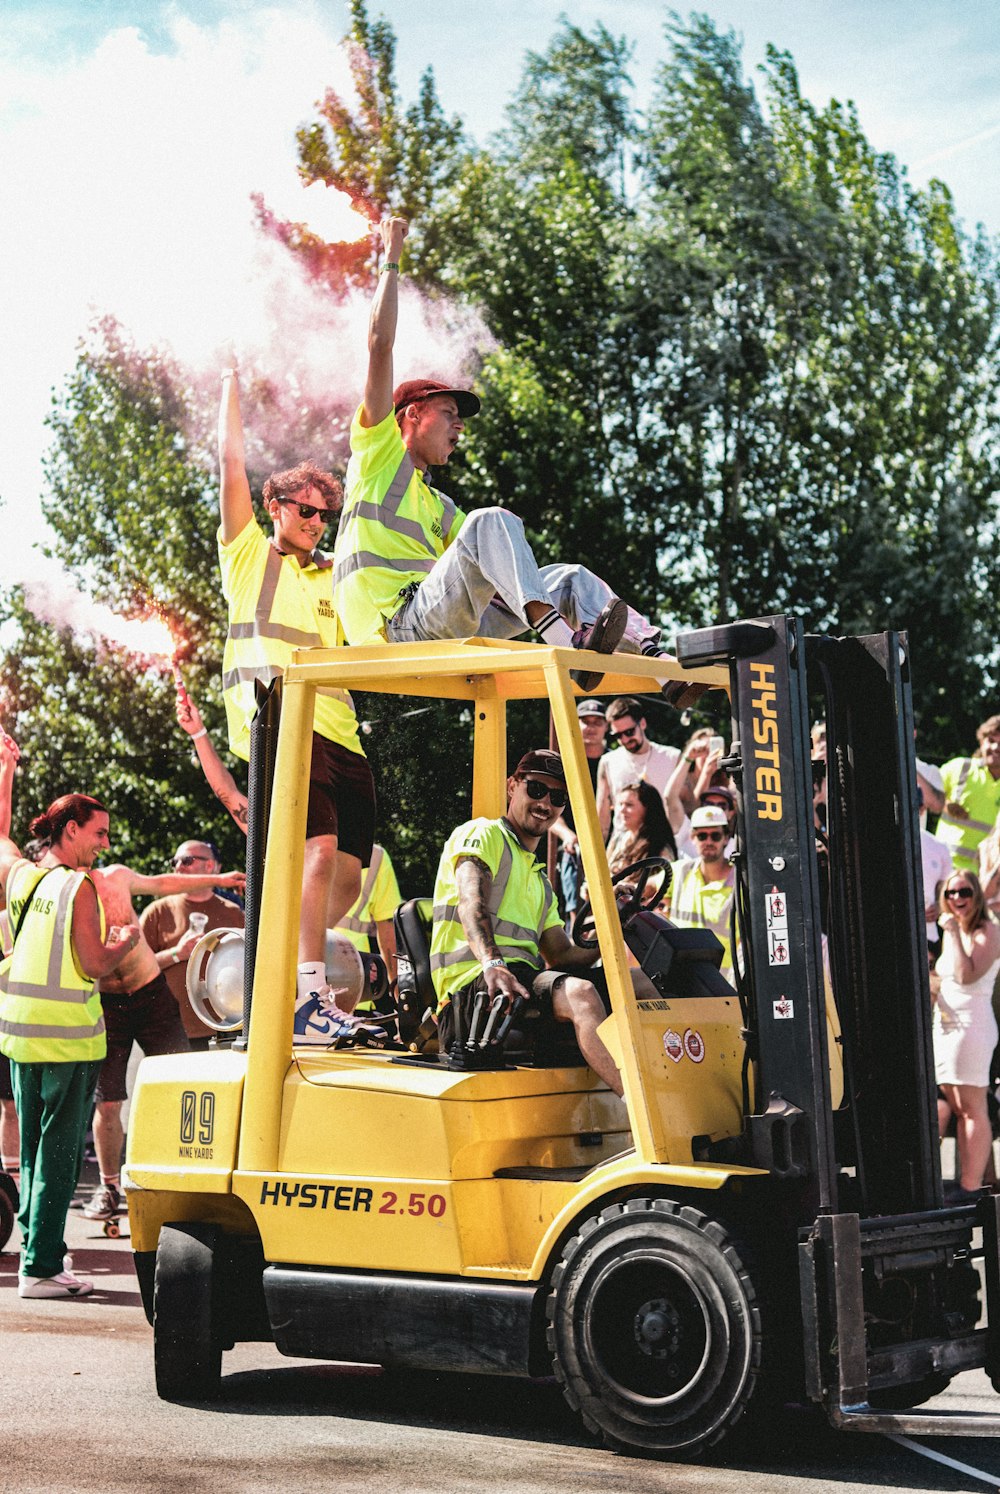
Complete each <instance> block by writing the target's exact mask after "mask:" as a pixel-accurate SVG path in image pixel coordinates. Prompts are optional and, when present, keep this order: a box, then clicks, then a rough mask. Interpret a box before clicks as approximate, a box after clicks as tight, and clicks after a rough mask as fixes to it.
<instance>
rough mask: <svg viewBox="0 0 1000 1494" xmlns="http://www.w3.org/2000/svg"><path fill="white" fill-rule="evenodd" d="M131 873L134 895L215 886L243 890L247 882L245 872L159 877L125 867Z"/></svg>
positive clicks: (204, 889)
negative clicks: (145, 874) (146, 875)
mask: <svg viewBox="0 0 1000 1494" xmlns="http://www.w3.org/2000/svg"><path fill="white" fill-rule="evenodd" d="M124 870H125V871H127V872H128V873H129V891H130V893H131V894H132V896H133V897H172V896H173V894H174V893H177V892H211V890H212V888H213V887H233V888H235V889H236V891H237V892H242V891H243V889H244V887H245V886H246V884H247V879H246V874H245V873H244V872H237V871H231V872H205V873H204V874H202V873H201V872H198V873H193V872H191V873H189V872H164V873H163V875H162V876H159V877H145V876H143V875H142V873H141V872H134V871H132V870H131V868H129V867H125V868H124Z"/></svg>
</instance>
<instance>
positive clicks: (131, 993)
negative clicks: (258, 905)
mask: <svg viewBox="0 0 1000 1494" xmlns="http://www.w3.org/2000/svg"><path fill="white" fill-rule="evenodd" d="M92 875H93V878H94V883H95V885H96V887H97V893H98V896H99V897H100V899H101V902H102V904H103V905H104V913H105V917H106V919H107V922H108V926H109V927H114V926H116V925H117V926H120V927H122V928H128V927H130V926H132V925H137V924H138V918H137V915H136V912H135V909H134V908H133V906H132V899H133V898H134V897H143V896H149V897H167V896H169V895H170V894H171V893H177V892H203V891H206V890H208V891H210V890H211V889H212V888H213V887H235V888H237V889H240V890H241V889H242V888H243V887H244V886H245V884H246V877H245V876H244V874H243V873H242V872H225V873H222V874H220V873H218V872H212V873H210V874H206V875H196V876H192V875H189V874H187V873H183V872H168V873H167V874H166V875H165V876H162V877H144V876H142V875H141V874H140V873H139V872H135V871H133V870H132V868H131V867H130V866H121V865H117V866H108V867H105V868H103V869H102V870H99V871H94V872H93V873H92ZM197 942H198V940H197V936H196V935H194V934H190V935H188V936H187V937H186V938H185V939H184V940H183V941H182V942H181V944H179V945H178V958H179V959H186V958H187V956H188V955H189V954H190V953H191V951H192V950H193V949H194V946H195V944H196V943H197ZM100 991H101V1005H102V1006H103V1008H104V1021H105V1025H106V1027H107V1034H108V1054H107V1057H106V1058H105V1060H104V1062H103V1064H102V1066H101V1072H100V1077H99V1078H98V1081H97V1093H96V1100H97V1108H96V1111H95V1113H94V1148H95V1150H96V1152H97V1164H98V1167H99V1168H100V1172H101V1181H100V1183H99V1185H98V1187H97V1188H96V1189H95V1190H94V1195H93V1197H92V1198H91V1200H90V1202H89V1203H88V1204H87V1206H86V1208H85V1209H84V1211H83V1212H84V1214H85V1215H86V1217H87V1218H88V1219H111V1218H113V1217H114V1216H115V1215H116V1214H117V1213H118V1212H119V1210H120V1209H121V1203H122V1200H121V1157H122V1146H123V1143H124V1140H125V1133H124V1131H123V1130H122V1121H121V1109H122V1105H123V1104H124V1102H125V1099H126V1096H127V1093H128V1091H127V1089H126V1086H125V1071H126V1069H127V1067H128V1059H129V1054H130V1053H131V1051H132V1044H133V1042H137V1043H138V1044H139V1047H140V1048H141V1049H142V1051H143V1053H145V1054H153V1053H184V1052H187V1050H188V1048H189V1047H190V1044H189V1043H188V1040H187V1034H186V1033H185V1031H184V1028H183V1027H182V1026H181V1019H180V1013H179V1011H178V1009H177V1002H176V1001H175V1000H174V998H173V996H172V995H171V994H170V987H169V986H168V985H167V981H166V977H165V976H164V974H163V972H162V970H161V969H160V966H159V962H158V960H157V958H156V955H155V954H154V953H153V951H152V949H151V948H150V946H149V943H148V942H147V940H146V938H145V936H144V935H142V934H140V937H139V942H138V944H137V945H136V947H135V948H134V949H133V950H132V951H131V952H130V953H129V954H127V955H126V956H125V958H124V959H123V960H122V962H121V964H120V965H118V966H117V967H116V969H115V970H114V972H113V973H112V974H111V975H106V976H104V978H103V979H102V980H101V983H100Z"/></svg>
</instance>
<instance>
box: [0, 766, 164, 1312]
mask: <svg viewBox="0 0 1000 1494" xmlns="http://www.w3.org/2000/svg"><path fill="white" fill-rule="evenodd" d="M6 750H7V748H6V747H5V745H4V743H3V742H0V752H5V751H6ZM30 828H31V833H32V835H35V836H38V837H41V838H44V840H45V841H46V842H47V846H48V849H47V850H46V851H45V852H44V854H43V855H42V857H41V858H40V860H39V862H38V864H37V865H36V864H35V863H34V862H31V861H26V860H25V859H24V857H23V856H22V855H21V852H20V851H19V850H18V848H17V846H16V845H15V844H14V842H13V841H12V840H11V839H10V838H9V837H8V836H0V886H2V887H3V888H4V890H5V893H6V896H7V907H8V911H9V915H10V926H11V934H12V936H13V939H14V949H13V954H12V955H11V962H10V966H9V969H8V971H7V976H6V980H5V982H4V989H3V990H2V991H0V1052H3V1053H5V1054H6V1056H7V1057H8V1058H9V1059H10V1063H11V1075H12V1078H13V1083H14V1098H15V1101H16V1104H17V1114H18V1120H19V1122H20V1128H21V1207H20V1210H19V1213H18V1223H19V1225H20V1227H21V1235H22V1239H23V1244H22V1248H21V1265H20V1272H19V1278H18V1293H19V1295H20V1296H22V1297H85V1296H86V1295H87V1294H88V1293H89V1292H91V1291H92V1290H93V1283H92V1282H89V1281H86V1280H84V1279H83V1278H82V1277H79V1276H76V1275H74V1274H73V1272H72V1271H69V1270H66V1269H65V1268H64V1256H65V1253H66V1242H65V1239H64V1238H63V1235H64V1230H65V1225H66V1210H67V1209H68V1208H69V1204H70V1200H71V1199H72V1197H73V1190H74V1189H75V1187H76V1183H77V1179H78V1177H79V1175H80V1166H81V1163H82V1160H83V1141H84V1135H85V1133H86V1127H87V1121H88V1119H89V1116H90V1105H91V1101H92V1099H93V1094H94V1086H95V1085H96V1083H97V1076H98V1073H99V1071H100V1068H101V1062H102V1060H103V1058H104V1055H105V1051H106V1046H107V1044H106V1040H105V1033H104V1017H103V1015H102V1012H101V998H100V995H99V994H98V991H97V981H98V980H99V979H100V978H102V977H104V976H107V975H110V973H111V971H112V970H114V969H115V968H116V966H117V965H118V964H119V963H120V962H121V960H123V959H124V958H125V956H126V955H127V954H128V953H129V951H130V950H132V949H134V948H135V947H136V945H137V944H138V942H139V926H138V924H137V923H135V922H134V921H133V922H131V923H129V924H128V925H127V926H125V927H116V926H112V928H111V929H110V930H106V927H105V920H104V911H103V908H102V906H101V902H100V899H99V898H98V895H97V891H96V889H95V887H94V883H93V881H92V879H91V876H90V871H91V868H92V867H93V865H94V862H95V861H96V859H97V857H98V856H99V855H100V854H101V852H103V851H106V850H107V848H108V845H109V839H110V832H109V819H108V812H107V810H106V809H105V808H104V806H103V804H101V803H100V802H99V801H98V800H97V799H92V798H90V797H89V796H88V795H86V794H64V795H63V796H62V798H60V799H56V800H55V801H54V803H52V804H50V805H49V807H48V809H47V810H46V811H45V813H44V814H42V815H38V816H37V817H36V818H35V819H34V820H32V822H31V827H30Z"/></svg>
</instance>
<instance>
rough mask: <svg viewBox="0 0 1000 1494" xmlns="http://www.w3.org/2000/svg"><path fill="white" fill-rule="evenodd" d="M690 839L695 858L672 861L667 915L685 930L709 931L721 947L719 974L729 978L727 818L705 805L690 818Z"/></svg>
mask: <svg viewBox="0 0 1000 1494" xmlns="http://www.w3.org/2000/svg"><path fill="white" fill-rule="evenodd" d="M691 838H692V840H694V842H695V844H696V845H697V847H698V855H697V856H696V857H695V856H683V857H681V859H680V860H679V861H675V862H674V874H673V878H672V880H671V883H670V891H669V893H668V904H667V908H666V912H667V916H668V917H669V918H670V919H671V920H672V922H674V923H680V924H684V925H686V926H687V927H688V928H696V929H711V931H712V933H713V934H715V935H716V937H717V938H718V939H719V941H720V942H721V944H722V948H723V955H722V973H723V975H724V976H726V978H727V979H732V970H733V949H732V940H731V939H730V935H729V915H730V911H731V909H732V906H733V893H734V892H735V890H736V873H735V871H734V869H733V863H732V862H731V861H730V860H729V858H728V857H727V855H726V844H727V842H728V840H729V819H728V816H727V814H726V811H725V810H724V809H720V808H718V807H717V806H716V805H705V806H703V807H702V808H701V809H696V810H695V812H694V814H693V815H692V816H691Z"/></svg>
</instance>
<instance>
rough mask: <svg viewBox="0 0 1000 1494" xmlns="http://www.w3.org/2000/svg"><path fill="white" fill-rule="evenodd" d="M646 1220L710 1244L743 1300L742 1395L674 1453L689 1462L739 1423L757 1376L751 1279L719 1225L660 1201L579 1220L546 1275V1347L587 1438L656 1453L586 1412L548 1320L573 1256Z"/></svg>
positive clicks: (736, 1245)
mask: <svg viewBox="0 0 1000 1494" xmlns="http://www.w3.org/2000/svg"><path fill="white" fill-rule="evenodd" d="M648 1214H659V1215H663V1216H664V1217H666V1218H670V1219H674V1220H679V1221H681V1222H682V1223H684V1224H686V1225H688V1226H690V1228H691V1229H692V1230H695V1231H697V1232H698V1234H699V1235H701V1236H703V1237H704V1238H707V1239H708V1240H710V1241H711V1242H712V1244H713V1245H714V1246H716V1248H717V1249H718V1250H719V1252H720V1253H721V1254H722V1255H723V1257H724V1258H725V1260H726V1262H727V1264H728V1266H729V1267H730V1269H731V1270H732V1271H733V1273H734V1275H735V1276H736V1277H737V1279H738V1281H739V1283H740V1287H741V1289H742V1291H743V1293H744V1295H745V1298H746V1303H747V1306H748V1309H749V1312H750V1317H751V1323H752V1348H751V1356H750V1359H751V1362H750V1370H749V1373H748V1375H747V1379H746V1382H745V1385H744V1388H743V1392H742V1393H741V1395H740V1397H739V1398H738V1399H737V1401H736V1402H735V1403H734V1405H733V1406H732V1407H731V1408H730V1411H729V1413H728V1414H727V1415H726V1416H725V1417H724V1418H723V1419H722V1420H721V1421H720V1422H719V1424H718V1425H717V1426H715V1427H714V1428H713V1429H712V1431H711V1432H710V1433H708V1434H707V1435H705V1436H704V1437H703V1438H701V1439H699V1440H698V1442H697V1443H695V1444H687V1445H685V1446H684V1448H683V1449H679V1450H678V1454H679V1455H680V1453H683V1456H684V1457H685V1458H691V1457H695V1456H698V1455H699V1454H700V1453H702V1452H705V1451H706V1450H707V1449H708V1448H710V1447H713V1446H715V1444H716V1443H718V1442H719V1441H720V1440H721V1439H722V1438H723V1437H724V1436H725V1435H726V1434H727V1433H728V1432H729V1431H730V1429H731V1428H732V1427H733V1426H735V1424H736V1423H737V1422H738V1421H739V1420H740V1418H741V1417H742V1416H743V1414H744V1411H745V1410H746V1408H747V1406H748V1404H749V1403H750V1401H751V1398H752V1397H753V1394H754V1390H755V1388H756V1385H757V1381H758V1378H759V1376H760V1372H761V1360H762V1354H763V1329H762V1319H761V1311H760V1303H759V1297H758V1293H757V1290H756V1287H755V1285H754V1281H753V1278H752V1276H751V1274H750V1272H749V1270H748V1269H747V1266H746V1264H745V1261H744V1259H743V1255H742V1254H741V1248H740V1242H739V1241H738V1240H737V1239H736V1238H735V1237H734V1236H733V1235H732V1234H731V1233H730V1231H729V1230H728V1229H727V1228H726V1226H725V1225H723V1224H722V1223H720V1222H719V1221H718V1220H717V1219H712V1218H710V1217H709V1216H708V1215H706V1214H703V1213H702V1212H701V1210H700V1209H697V1208H694V1207H693V1206H692V1205H691V1204H683V1203H679V1202H677V1201H676V1200H675V1199H672V1198H665V1197H637V1198H629V1199H625V1200H623V1201H622V1202H620V1203H615V1204H611V1205H609V1206H608V1207H606V1208H604V1209H602V1210H601V1212H600V1213H599V1214H593V1215H591V1216H589V1217H588V1218H587V1219H584V1220H583V1221H582V1222H581V1224H580V1227H579V1229H578V1231H577V1233H576V1234H575V1235H573V1236H572V1237H571V1238H570V1239H569V1240H568V1241H567V1242H566V1244H565V1246H564V1248H563V1253H562V1257H561V1259H560V1261H559V1262H558V1264H557V1265H556V1267H555V1269H554V1271H553V1273H552V1277H551V1290H550V1292H549V1295H548V1297H547V1299H546V1305H545V1317H546V1344H547V1347H548V1349H549V1352H550V1354H551V1356H552V1371H553V1374H554V1376H555V1378H556V1380H557V1382H558V1383H559V1386H560V1388H561V1390H562V1393H563V1397H564V1399H565V1400H566V1402H567V1404H568V1405H569V1406H570V1408H571V1409H572V1410H573V1411H574V1412H575V1413H576V1414H577V1415H578V1416H579V1417H580V1419H581V1420H582V1422H583V1424H584V1426H585V1427H586V1428H587V1430H588V1431H589V1432H591V1433H592V1434H593V1435H594V1436H595V1437H597V1438H599V1439H600V1440H601V1441H603V1442H604V1444H605V1445H606V1446H608V1447H610V1448H612V1449H614V1450H615V1451H620V1452H628V1453H631V1454H633V1455H635V1454H637V1453H638V1454H640V1455H641V1454H643V1453H646V1454H648V1453H650V1452H655V1451H656V1450H655V1449H652V1448H650V1447H649V1446H647V1445H643V1444H642V1443H640V1442H627V1441H624V1440H623V1439H621V1438H620V1437H616V1436H615V1435H614V1434H613V1433H611V1432H609V1431H608V1429H607V1428H606V1427H605V1426H603V1425H602V1424H601V1422H600V1421H599V1420H598V1419H597V1418H596V1417H595V1416H594V1415H593V1413H592V1412H591V1411H589V1410H588V1402H589V1400H590V1399H591V1398H590V1397H587V1398H584V1397H582V1396H581V1395H580V1394H579V1393H578V1391H577V1390H576V1388H575V1387H574V1385H573V1384H572V1383H571V1382H570V1379H569V1377H568V1376H567V1374H566V1372H565V1370H564V1369H563V1366H562V1365H561V1363H560V1361H559V1356H558V1345H557V1339H556V1331H555V1327H554V1320H555V1316H556V1312H557V1310H558V1307H557V1304H558V1296H559V1287H560V1284H561V1283H562V1281H563V1279H564V1278H565V1275H566V1271H567V1269H568V1267H569V1266H570V1264H571V1263H572V1261H573V1259H574V1257H575V1256H576V1255H577V1253H578V1252H579V1250H580V1249H582V1248H583V1247H584V1246H585V1245H586V1243H587V1242H588V1241H589V1240H590V1239H591V1238H592V1236H593V1235H594V1234H596V1233H597V1231H599V1230H600V1229H602V1227H604V1226H605V1225H607V1224H611V1223H613V1222H614V1221H616V1220H618V1219H622V1218H627V1217H628V1216H630V1215H634V1216H638V1217H642V1216H644V1215H648ZM660 1451H661V1455H663V1456H669V1450H667V1449H663V1450H660Z"/></svg>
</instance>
